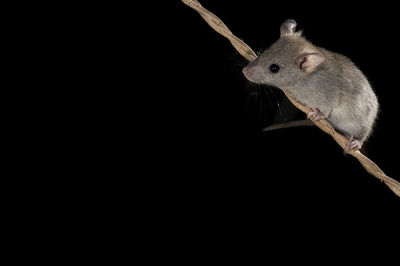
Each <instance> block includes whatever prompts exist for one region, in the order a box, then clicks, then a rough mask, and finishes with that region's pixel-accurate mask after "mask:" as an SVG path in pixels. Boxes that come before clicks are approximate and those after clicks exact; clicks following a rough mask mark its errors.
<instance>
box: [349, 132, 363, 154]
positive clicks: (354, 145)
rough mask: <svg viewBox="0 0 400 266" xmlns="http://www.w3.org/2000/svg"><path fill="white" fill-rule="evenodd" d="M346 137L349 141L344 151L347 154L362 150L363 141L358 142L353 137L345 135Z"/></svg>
mask: <svg viewBox="0 0 400 266" xmlns="http://www.w3.org/2000/svg"><path fill="white" fill-rule="evenodd" d="M345 137H346V139H347V143H346V148H345V149H344V152H345V153H350V152H352V151H358V150H360V149H361V147H362V145H363V141H361V140H358V139H356V138H354V137H353V136H351V135H350V136H349V135H347V136H346V135H345Z"/></svg>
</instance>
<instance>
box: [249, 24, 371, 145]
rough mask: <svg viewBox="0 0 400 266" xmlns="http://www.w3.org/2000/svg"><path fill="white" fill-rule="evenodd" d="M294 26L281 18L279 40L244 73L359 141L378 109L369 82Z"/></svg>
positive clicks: (366, 132)
mask: <svg viewBox="0 0 400 266" xmlns="http://www.w3.org/2000/svg"><path fill="white" fill-rule="evenodd" d="M295 29H296V22H295V21H294V20H287V21H285V22H284V23H283V24H282V26H281V28H280V30H281V37H280V39H279V40H278V41H276V42H275V43H274V44H273V45H272V46H271V47H270V48H268V49H267V50H266V51H264V52H263V53H262V54H261V55H260V56H259V57H258V58H257V59H256V60H255V61H254V62H252V63H250V64H249V65H248V66H247V67H245V68H244V69H243V73H244V74H245V76H246V77H247V79H249V80H250V81H252V82H254V83H259V84H268V85H272V86H275V87H280V88H285V89H286V90H287V91H289V92H290V93H291V94H292V95H293V96H294V97H295V98H296V99H297V100H298V101H299V102H301V103H303V104H305V105H306V106H308V107H314V108H317V109H318V110H319V111H320V113H322V115H323V116H325V117H327V118H326V119H327V120H328V121H329V122H330V123H331V124H332V125H333V126H334V127H335V128H336V129H337V130H338V131H339V132H341V133H342V134H344V135H345V136H346V137H350V136H353V137H354V138H356V139H357V140H359V141H360V142H361V143H362V142H364V141H365V140H366V139H367V137H368V136H369V135H370V134H371V131H372V127H373V124H374V121H375V119H376V116H377V113H378V107H379V105H378V100H377V97H376V95H375V93H374V91H373V90H372V88H371V86H370V84H369V82H368V80H367V79H366V77H365V76H364V75H363V74H362V73H361V71H360V70H359V69H358V68H357V67H356V66H355V65H354V64H353V63H352V62H351V60H350V59H348V58H347V57H345V56H343V55H341V54H337V53H333V52H331V51H328V50H326V49H323V48H320V47H317V46H314V45H313V44H312V43H310V42H309V41H307V40H306V39H305V38H304V37H302V36H301V33H299V32H295ZM304 58H306V59H304ZM302 62H305V63H304V64H302ZM271 64H277V65H279V67H280V69H279V71H278V72H277V73H272V72H271V71H270V69H269V67H270V65H271ZM307 66H310V67H309V68H306V67H307Z"/></svg>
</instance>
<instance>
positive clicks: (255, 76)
mask: <svg viewBox="0 0 400 266" xmlns="http://www.w3.org/2000/svg"><path fill="white" fill-rule="evenodd" d="M242 72H243V75H244V76H245V77H246V78H247V79H248V80H249V81H251V82H258V80H259V76H260V73H259V72H260V70H259V69H258V68H257V66H246V67H244V68H243V69H242Z"/></svg>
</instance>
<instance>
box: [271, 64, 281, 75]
mask: <svg viewBox="0 0 400 266" xmlns="http://www.w3.org/2000/svg"><path fill="white" fill-rule="evenodd" d="M269 70H271V72H272V73H276V72H278V71H279V66H278V65H277V64H272V65H270V66H269Z"/></svg>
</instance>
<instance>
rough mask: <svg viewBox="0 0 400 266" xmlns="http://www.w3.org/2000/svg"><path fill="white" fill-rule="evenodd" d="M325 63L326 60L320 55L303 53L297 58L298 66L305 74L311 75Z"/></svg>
mask: <svg viewBox="0 0 400 266" xmlns="http://www.w3.org/2000/svg"><path fill="white" fill-rule="evenodd" d="M324 61H325V58H324V56H323V55H322V54H320V53H303V54H301V55H299V56H298V57H297V59H296V64H297V66H298V67H299V68H300V69H301V70H303V71H304V72H307V73H310V72H312V71H314V70H315V69H316V68H317V67H318V66H319V65H320V64H321V63H322V62H324Z"/></svg>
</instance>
